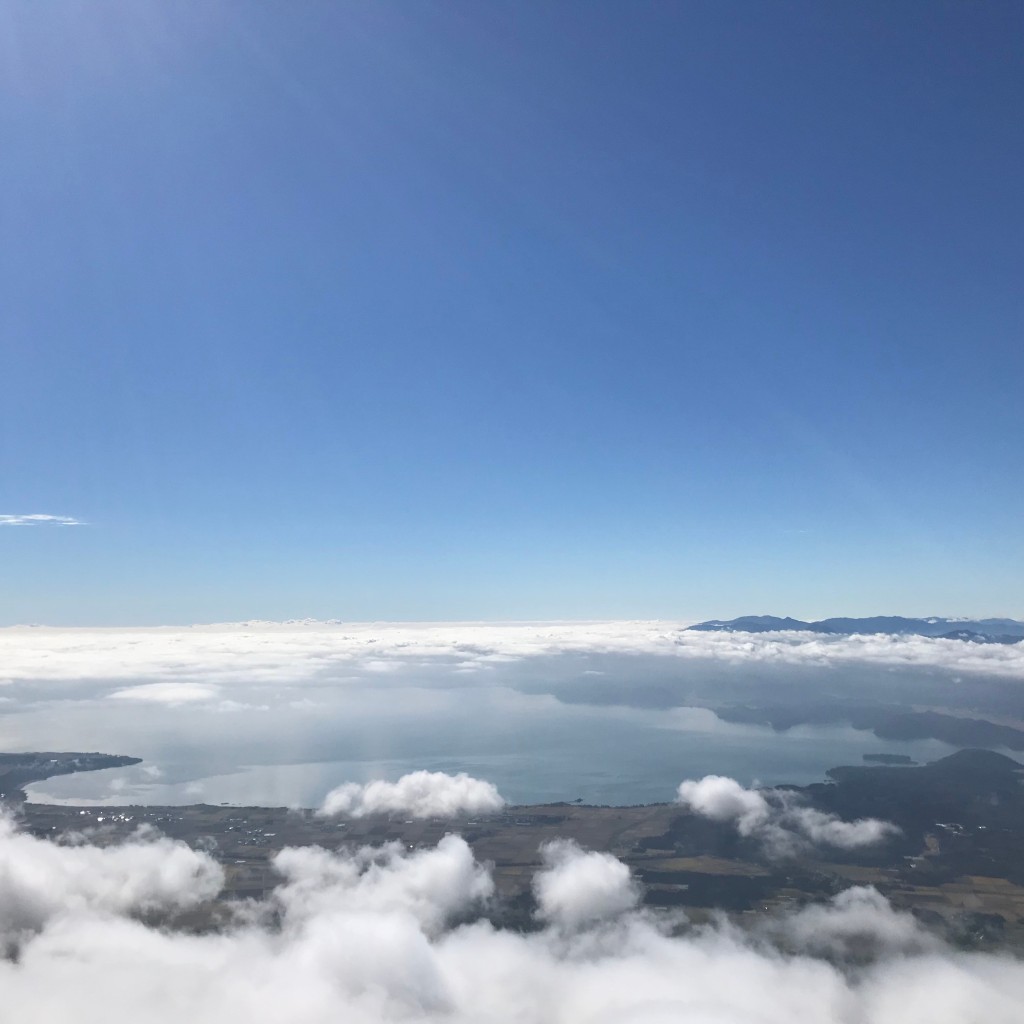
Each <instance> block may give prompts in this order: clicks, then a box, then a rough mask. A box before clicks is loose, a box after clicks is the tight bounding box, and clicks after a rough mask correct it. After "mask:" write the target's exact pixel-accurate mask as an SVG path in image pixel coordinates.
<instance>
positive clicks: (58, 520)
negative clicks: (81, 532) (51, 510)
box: [0, 512, 88, 526]
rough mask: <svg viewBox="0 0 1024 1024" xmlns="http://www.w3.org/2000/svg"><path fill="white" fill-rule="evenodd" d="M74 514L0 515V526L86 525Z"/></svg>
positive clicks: (35, 513)
mask: <svg viewBox="0 0 1024 1024" xmlns="http://www.w3.org/2000/svg"><path fill="white" fill-rule="evenodd" d="M86 525H88V524H87V523H83V522H82V520H81V519H76V518H75V517H74V516H51V515H45V514H43V513H41V512H34V513H31V514H29V515H0V526H86Z"/></svg>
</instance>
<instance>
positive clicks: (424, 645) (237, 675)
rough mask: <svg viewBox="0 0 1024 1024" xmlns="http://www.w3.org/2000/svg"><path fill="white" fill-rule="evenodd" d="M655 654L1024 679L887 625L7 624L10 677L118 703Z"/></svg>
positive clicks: (1009, 666)
mask: <svg viewBox="0 0 1024 1024" xmlns="http://www.w3.org/2000/svg"><path fill="white" fill-rule="evenodd" d="M583 653H587V654H608V655H651V656H661V657H667V658H672V659H673V660H675V661H677V662H679V663H683V664H685V663H686V662H692V661H712V662H724V663H727V664H733V665H746V664H749V665H793V666H827V665H837V664H858V665H871V666H876V667H879V668H883V669H884V668H920V669H925V670H931V669H942V670H945V671H949V672H956V673H979V674H985V675H989V676H999V677H1005V678H1008V679H1022V680H1024V643H1020V644H972V643H965V642H963V641H960V640H943V639H937V638H931V637H918V636H889V635H887V634H866V635H859V634H858V635H853V636H842V635H826V634H819V633H800V632H792V633H790V632H779V633H714V632H690V631H687V630H685V629H684V628H683V627H682V625H681V624H679V623H671V622H658V621H636V622H626V621H616V622H565V623H559V622H553V623H552V622H545V623H509V624H500V623H355V624H352V623H325V622H295V623H265V622H260V623H233V624H225V625H212V626H189V627H161V628H123V629H100V628H81V629H71V628H53V627H42V626H39V627H36V626H11V627H4V628H0V684H3V683H7V684H10V683H14V682H18V681H26V680H35V681H54V682H57V681H62V680H63V681H70V680H77V681H101V682H104V683H109V684H112V685H113V684H117V683H119V682H120V683H122V684H124V685H123V686H121V687H120V688H116V689H112V690H111V692H110V694H109V695H110V696H111V697H112V698H114V699H118V700H138V701H148V702H154V703H176V702H182V703H184V702H217V701H223V700H226V699H230V696H231V689H232V686H234V685H236V684H241V685H252V684H259V683H286V684H301V683H304V682H310V681H316V680H317V679H320V678H323V677H324V676H329V677H331V678H337V679H342V680H343V679H345V678H346V676H347V675H354V674H357V673H358V674H362V673H367V672H368V673H377V674H379V675H381V676H387V675H389V674H392V673H395V672H398V671H401V670H403V669H415V668H417V667H429V666H431V665H437V666H443V667H445V668H450V669H452V670H455V671H461V672H464V673H476V672H481V671H484V672H485V671H487V670H488V669H492V668H494V667H495V666H500V665H502V664H508V663H512V662H520V661H526V660H529V659H531V658H539V657H552V656H557V655H560V654H583Z"/></svg>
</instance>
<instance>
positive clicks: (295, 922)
mask: <svg viewBox="0 0 1024 1024" xmlns="http://www.w3.org/2000/svg"><path fill="white" fill-rule="evenodd" d="M154 849H161V850H163V852H165V853H170V854H172V857H173V858H174V859H175V868H174V869H173V870H171V871H168V872H167V873H165V874H160V873H159V872H156V871H155V865H154V864H153V862H152V860H150V859H147V858H148V857H149V853H150V852H151V851H152V850H154ZM107 853H108V851H96V850H92V849H90V848H88V847H84V846H73V847H55V846H52V844H49V843H47V842H46V841H43V840H38V839H34V838H31V837H28V836H18V835H17V834H16V833H14V832H13V831H11V830H10V829H6V830H5V831H4V832H3V833H2V834H0V863H2V864H3V866H4V877H5V885H4V888H3V890H2V893H0V928H2V929H3V930H4V931H5V933H6V934H9V933H10V932H11V931H12V930H17V929H18V928H21V922H23V921H24V920H25V918H24V916H23V915H21V910H20V909H19V908H22V907H24V906H28V905H32V904H33V901H35V900H38V899H40V898H41V897H40V894H41V893H47V892H49V891H50V890H51V889H52V890H53V891H54V892H56V893H57V894H58V897H57V898H55V899H49V898H48V897H46V900H47V903H46V907H45V909H44V910H43V911H42V912H40V913H37V914H36V915H35V916H34V917H32V919H31V927H30V928H28V929H27V930H25V929H23V930H22V932H21V935H20V939H19V948H18V956H17V958H16V959H4V960H0V991H2V992H3V996H4V1011H5V1014H6V1015H7V1016H8V1017H9V1018H10V1019H11V1020H17V1021H19V1022H22V1021H23V1022H26V1024H50V1022H53V1021H58V1020H80V1021H83V1022H84V1024H91V1022H99V1021H103V1022H105V1024H129V1022H133V1021H140V1020H144V1021H146V1022H147V1024H171V1022H177V1021H181V1020H188V1021H190V1022H191V1024H214V1022H216V1024H221V1022H223V1021H236V1020H244V1021H246V1022H248V1024H285V1022H287V1024H333V1022H336V1021H338V1020H344V1021H346V1022H348V1024H441V1022H442V1021H443V1022H445V1024H507V1022H509V1021H516V1022H517V1024H551V1022H559V1021H587V1022H590V1024H613V1022H615V1024H619V1022H628V1024H668V1022H670V1021H687V1022H692V1024H752V1022H757V1024H791V1022H792V1021H794V1020H806V1021H813V1022H814V1024H853V1022H857V1024H1019V1021H1020V1007H1021V1006H1022V1005H1024V964H1021V963H1020V962H1019V961H1017V960H1014V959H1011V958H1004V957H996V956H986V955H979V954H968V953H962V952H956V951H954V950H952V949H950V948H948V947H946V946H944V945H943V944H942V943H941V942H939V941H938V940H937V939H935V938H934V937H933V936H931V935H929V934H928V933H927V932H925V931H923V930H922V929H921V927H920V926H919V925H918V924H917V923H916V922H915V921H914V920H913V919H912V918H911V917H909V916H907V915H904V914H901V913H898V912H896V911H894V910H893V909H892V908H891V907H890V906H889V905H888V904H887V903H886V902H885V900H883V899H882V898H881V897H880V896H879V895H878V893H877V892H875V891H874V890H871V889H865V888H854V889H849V890H847V891H846V892H844V893H842V894H840V896H839V897H837V898H836V899H835V900H834V901H833V902H832V903H830V904H827V905H825V906H821V907H811V908H808V909H805V910H801V911H797V912H795V913H793V914H790V915H786V916H782V917H774V918H766V919H764V920H763V921H762V923H761V924H758V925H754V926H752V927H750V928H749V929H747V930H744V931H740V930H738V929H736V928H734V927H732V926H730V925H728V924H726V923H719V924H717V925H712V926H707V927H699V928H698V927H692V926H691V927H687V926H686V925H685V923H684V922H682V921H681V920H680V919H678V918H673V919H660V918H658V917H655V916H653V915H651V914H649V913H647V912H644V911H643V910H638V909H635V908H634V907H633V904H632V902H631V901H632V899H633V898H634V897H635V893H634V892H633V890H632V889H631V886H630V884H629V882H628V872H625V871H624V868H623V866H621V865H620V866H619V868H616V867H615V864H616V863H617V862H614V861H613V859H612V858H607V857H605V856H604V855H594V854H590V853H587V852H585V851H583V850H580V849H578V848H576V847H573V846H572V845H570V844H565V845H559V846H556V847H549V848H548V849H547V850H546V851H545V854H544V865H543V866H542V867H541V869H540V871H539V872H538V875H537V876H536V878H535V889H536V891H537V893H538V895H539V897H540V898H541V900H542V901H543V902H542V911H543V916H544V919H545V920H546V921H548V922H549V924H548V925H547V926H545V927H543V928H541V930H539V931H536V932H533V933H530V934H523V933H519V932H512V931H506V930H501V929H497V928H495V927H493V926H492V925H490V924H489V923H487V922H486V921H484V920H479V919H477V920H474V918H475V917H476V915H478V913H479V911H480V909H481V908H482V907H483V906H485V905H486V901H488V900H489V899H492V898H493V895H492V894H493V885H492V883H491V880H490V876H489V874H488V872H487V870H486V869H485V868H484V867H483V866H481V865H479V864H477V863H476V862H475V861H474V859H473V857H472V853H471V852H470V850H469V848H468V846H467V845H466V844H465V842H463V840H462V839H460V838H458V837H457V836H449V837H446V838H445V839H444V840H443V841H442V842H441V843H440V844H439V845H438V846H437V847H435V848H432V849H424V850H417V851H407V850H403V849H401V848H399V847H398V846H397V845H391V846H388V847H385V848H382V849H377V850H369V849H364V850H354V851H348V852H337V853H331V852H328V851H326V850H321V849H316V848H312V849H295V850H285V851H283V852H282V853H281V854H279V855H278V858H277V860H276V867H277V869H278V871H279V873H280V875H281V879H282V880H281V883H280V885H279V886H278V887H277V889H276V890H275V891H274V892H273V893H271V894H270V895H269V896H268V897H267V898H266V899H265V900H263V901H260V902H257V903H250V904H247V905H246V906H245V907H244V908H241V910H240V913H239V914H238V915H237V917H236V919H235V921H234V922H233V923H231V924H228V925H227V926H225V927H224V928H222V929H219V930H213V931H210V930H206V931H202V930H201V931H195V930H179V929H177V928H175V927H174V926H173V925H172V924H170V925H169V923H168V921H166V920H165V919H157V920H153V921H150V920H148V919H146V920H143V919H140V917H139V916H138V915H139V912H140V908H142V907H144V906H149V905H150V904H151V902H152V901H153V900H154V899H155V900H156V902H157V903H158V904H159V905H160V906H161V907H170V908H172V909H173V907H177V906H188V905H191V904H194V903H195V902H196V901H198V900H199V899H201V898H204V897H205V896H206V895H208V893H209V892H210V890H211V889H212V887H213V884H214V882H215V881H216V879H215V877H214V876H213V875H212V874H211V873H210V870H209V866H208V863H207V861H206V860H205V859H204V858H203V857H202V855H199V854H192V853H191V851H185V850H184V849H183V848H182V847H181V845H180V844H169V845H168V846H166V847H154V846H151V845H147V844H146V843H139V842H133V843H128V844H125V846H124V847H119V848H115V849H113V850H111V851H110V852H109V854H108V855H109V857H110V858H111V860H110V861H105V860H102V859H101V857H102V855H103V854H107ZM98 858H100V859H98ZM98 863H100V864H101V865H102V866H101V867H100V868H99V869H98V870H99V874H100V875H101V876H102V877H103V878H104V879H105V882H104V884H103V885H94V884H93V883H86V882H85V881H84V880H85V879H86V878H88V877H89V876H90V875H92V874H93V873H94V872H96V871H97V864H98ZM182 868H186V870H182ZM190 874H191V877H190ZM120 888H123V890H124V892H125V893H126V894H128V895H126V896H124V897H122V896H120V895H116V893H117V892H118V891H119V889H120ZM69 894H76V895H75V898H71V899H68V898H65V897H67V896H68V895H69ZM19 915H21V916H19ZM465 921H470V922H472V923H459V922H465ZM849 952H855V953H856V958H857V961H856V966H851V967H850V968H849V969H847V968H846V967H845V966H844V956H845V955H846V954H847V953H849Z"/></svg>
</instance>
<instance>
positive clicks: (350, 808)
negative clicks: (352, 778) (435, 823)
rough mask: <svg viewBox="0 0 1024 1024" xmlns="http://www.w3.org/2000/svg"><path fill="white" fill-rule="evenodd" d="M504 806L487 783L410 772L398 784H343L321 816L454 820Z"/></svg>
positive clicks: (459, 776)
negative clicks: (403, 815) (374, 816)
mask: <svg viewBox="0 0 1024 1024" xmlns="http://www.w3.org/2000/svg"><path fill="white" fill-rule="evenodd" d="M504 806H505V801H504V799H503V798H502V796H501V794H500V793H499V792H498V790H497V789H496V788H495V786H494V785H493V784H492V783H490V782H484V781H483V780H482V779H474V778H473V777H472V776H471V775H467V774H466V773H465V772H459V773H458V774H457V775H448V774H446V773H445V772H427V771H418V772H410V773H409V774H408V775H403V776H402V777H401V778H400V779H399V780H398V781H397V782H385V781H384V780H383V779H376V780H374V781H373V782H367V783H365V784H363V785H360V784H359V783H358V782H346V783H344V784H343V785H341V786H338V787H337V788H336V789H332V790H331V791H330V793H328V794H327V796H326V797H325V798H324V802H323V806H322V807H321V808H320V813H321V814H323V815H328V816H333V815H338V814H344V815H347V816H349V817H351V818H361V817H364V816H365V815H367V814H392V813H393V814H408V815H410V816H411V817H413V818H454V817H458V816H459V815H463V814H488V813H492V812H494V811H500V810H501V808H502V807H504Z"/></svg>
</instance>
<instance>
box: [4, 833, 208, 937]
mask: <svg viewBox="0 0 1024 1024" xmlns="http://www.w3.org/2000/svg"><path fill="white" fill-rule="evenodd" d="M223 881H224V876H223V872H222V870H221V868H220V865H218V864H217V863H216V862H215V861H214V860H213V859H212V858H210V857H209V856H208V855H206V854H205V853H197V852H196V851H194V850H192V849H190V848H189V847H188V846H186V845H185V844H184V843H181V842H175V841H172V840H170V839H166V838H164V837H160V836H157V835H155V834H148V833H144V832H143V833H140V834H139V835H138V836H137V837H136V838H135V839H134V840H132V841H131V842H127V843H123V844H121V845H118V846H112V847H105V848H101V847H97V846H92V845H87V844H83V845H79V846H66V845H60V844H57V843H51V842H42V841H40V840H38V839H35V838H33V837H32V836H28V835H24V834H22V833H19V832H18V831H17V830H16V829H15V827H14V825H13V824H12V823H11V821H10V820H8V819H6V818H0V942H2V943H3V944H5V945H6V946H8V947H10V946H11V945H12V944H16V943H17V941H18V940H19V938H21V937H23V936H24V935H25V934H27V933H30V932H35V931H39V930H40V929H42V928H43V927H44V926H45V925H46V924H47V923H48V922H50V921H51V920H52V919H54V918H59V917H65V916H68V915H76V914H82V913H94V912H102V913H110V914H130V913H138V912H173V911H180V910H187V909H189V908H191V907H194V906H195V905H196V904H198V903H201V902H202V901H203V900H208V899H211V898H213V897H214V896H216V895H217V893H218V892H219V891H220V888H221V886H222V884H223Z"/></svg>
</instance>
